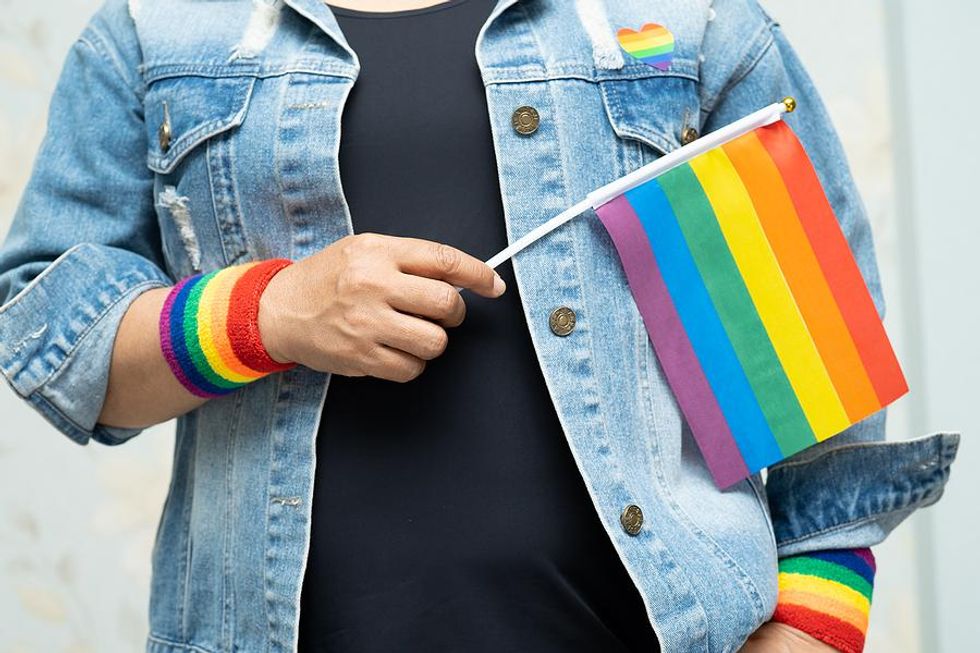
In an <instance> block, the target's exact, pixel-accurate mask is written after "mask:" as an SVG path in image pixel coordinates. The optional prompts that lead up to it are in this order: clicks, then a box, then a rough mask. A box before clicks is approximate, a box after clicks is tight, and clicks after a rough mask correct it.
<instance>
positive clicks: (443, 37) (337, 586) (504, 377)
mask: <svg viewBox="0 0 980 653" xmlns="http://www.w3.org/2000/svg"><path fill="white" fill-rule="evenodd" d="M494 4H495V1H494V0H450V1H449V2H443V3H440V4H437V5H434V6H432V7H428V8H424V9H416V10H408V11H398V12H381V13H378V12H364V11H354V10H349V9H334V10H333V11H334V14H335V15H336V16H337V20H338V23H339V25H340V27H341V29H342V31H343V33H344V36H345V38H346V39H347V41H348V43H349V44H350V45H351V46H352V47H353V49H354V50H355V51H356V52H357V55H358V60H359V64H360V71H359V74H358V79H357V83H356V84H355V85H354V87H353V89H352V91H351V93H350V96H349V98H348V100H347V105H346V107H345V108H344V113H343V118H342V125H341V141H340V156H339V165H340V177H341V182H342V185H343V190H344V197H345V199H346V201H347V204H348V205H349V207H350V212H351V218H352V222H353V228H354V231H355V233H365V232H373V233H381V234H388V235H394V236H405V237H413V238H425V239H428V240H433V241H436V242H443V243H447V244H449V245H451V246H454V247H457V248H459V249H461V250H462V251H465V252H469V253H471V254H473V255H474V256H477V257H479V258H481V259H487V258H489V257H490V256H491V255H493V254H494V253H496V252H497V251H499V250H501V249H503V248H504V247H506V245H507V236H506V233H505V228H504V216H503V206H502V202H501V197H500V188H499V184H498V176H497V165H496V158H495V156H494V149H493V139H492V137H491V131H490V120H489V117H488V115H487V105H486V94H485V89H484V86H483V82H482V80H481V78H480V70H479V67H478V66H477V63H476V59H475V56H474V44H475V42H476V36H477V33H478V32H479V29H480V27H481V26H482V25H483V23H484V21H485V20H486V18H487V17H488V16H489V15H490V12H491V10H492V9H493V6H494ZM498 272H499V273H500V274H501V276H502V277H503V278H504V280H505V281H506V282H507V283H508V285H509V287H510V292H508V293H506V294H505V295H504V296H503V297H500V298H498V299H496V300H491V299H486V298H482V297H479V296H477V295H475V294H473V293H470V292H465V293H464V297H465V300H466V304H467V309H466V310H467V314H466V319H465V320H464V322H463V324H462V325H460V326H458V327H454V328H451V329H449V346H448V347H447V349H446V351H445V352H444V353H443V354H442V355H441V356H439V357H438V358H436V359H434V360H432V361H430V362H429V363H428V364H427V367H426V370H425V372H424V373H423V374H422V375H421V376H420V377H419V378H417V379H414V380H413V381H412V382H410V383H393V382H390V381H385V380H381V379H375V378H371V377H346V376H340V375H334V376H333V377H332V378H331V380H330V386H329V389H328V392H327V398H326V402H325V406H324V414H323V418H322V420H321V422H320V428H319V432H318V435H317V448H316V454H317V457H316V466H315V480H314V483H315V488H314V496H313V512H312V527H311V543H310V552H309V556H308V561H307V568H306V574H305V577H304V581H303V594H302V597H301V606H300V646H299V650H300V653H318V652H320V651H330V652H331V653H345V652H352V651H379V652H383V651H395V650H412V651H470V652H472V653H478V652H479V651H487V652H493V653H495V652H497V651H518V650H528V651H536V652H537V653H546V652H547V651H561V652H562V653H573V652H575V651H581V652H583V653H593V652H594V651H605V652H608V653H616V652H619V653H627V652H628V651H642V652H644V653H651V652H653V651H656V650H657V643H656V639H655V637H654V635H653V632H652V630H651V628H650V624H649V620H648V619H647V616H646V609H645V607H644V606H643V602H642V600H641V599H640V596H639V594H638V593H637V591H636V588H635V587H634V586H633V582H632V580H631V579H630V578H629V576H628V574H627V573H626V570H625V568H624V567H623V565H622V564H621V563H620V561H619V557H618V556H617V555H616V552H615V550H614V549H613V547H612V545H611V543H610V542H609V539H608V537H607V536H606V534H605V532H604V531H603V529H602V525H601V523H600V521H599V519H598V517H597V515H596V512H595V509H594V508H593V506H592V501H591V499H590V498H589V495H588V491H587V490H586V487H585V484H584V483H583V482H582V477H581V475H580V474H579V472H578V470H577V468H576V466H575V462H574V460H573V458H572V455H571V452H570V451H569V448H568V444H567V443H566V440H565V435H564V433H563V432H562V429H561V425H560V423H559V421H558V417H557V415H556V414H555V410H554V406H553V405H552V402H551V398H550V397H549V395H548V390H547V388H546V386H545V382H544V379H543V377H542V375H541V370H540V368H539V366H538V363H537V359H536V357H535V353H534V348H533V346H532V344H531V339H530V334H529V333H528V328H527V324H526V322H525V320H524V313H523V309H522V306H521V301H520V297H519V288H518V287H517V284H516V282H515V280H514V277H513V270H512V267H511V265H510V263H509V262H508V263H505V264H503V265H502V266H500V267H499V268H498ZM368 516H369V517H368ZM380 618H383V625H380V626H379V619H380ZM447 624H453V626H452V627H449V626H447Z"/></svg>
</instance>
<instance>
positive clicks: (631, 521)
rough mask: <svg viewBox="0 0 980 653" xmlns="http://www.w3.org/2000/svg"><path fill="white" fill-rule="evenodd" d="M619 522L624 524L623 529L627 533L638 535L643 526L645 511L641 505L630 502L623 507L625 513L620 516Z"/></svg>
mask: <svg viewBox="0 0 980 653" xmlns="http://www.w3.org/2000/svg"><path fill="white" fill-rule="evenodd" d="M619 523H620V524H622V525H623V530H624V531H626V534H627V535H637V534H638V533H639V532H640V529H641V528H642V527H643V511H642V510H640V506H637V505H634V504H630V505H628V506H626V508H624V509H623V514H621V515H620V516H619Z"/></svg>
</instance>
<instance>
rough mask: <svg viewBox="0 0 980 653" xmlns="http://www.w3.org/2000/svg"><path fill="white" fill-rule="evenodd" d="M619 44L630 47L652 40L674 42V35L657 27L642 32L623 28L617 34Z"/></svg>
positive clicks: (664, 28) (663, 28) (665, 29)
mask: <svg viewBox="0 0 980 653" xmlns="http://www.w3.org/2000/svg"><path fill="white" fill-rule="evenodd" d="M617 37H618V38H619V41H620V43H623V44H624V45H625V44H629V45H630V46H632V45H633V44H634V43H637V42H640V43H642V42H643V41H647V40H649V39H654V38H662V39H669V40H671V41H673V40H674V35H673V34H671V33H670V32H669V31H668V30H667V28H666V27H657V28H654V29H648V30H643V31H640V32H637V31H635V30H631V29H628V28H623V29H621V30H620V31H619V33H618V34H617Z"/></svg>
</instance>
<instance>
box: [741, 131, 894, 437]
mask: <svg viewBox="0 0 980 653" xmlns="http://www.w3.org/2000/svg"><path fill="white" fill-rule="evenodd" d="M724 149H725V152H726V153H727V154H728V156H729V158H730V159H731V161H732V163H733V164H734V165H735V168H736V170H737V171H738V174H739V177H741V179H742V183H743V184H745V188H746V190H747V191H748V192H749V195H750V196H751V198H752V203H753V204H754V205H755V209H756V213H757V214H758V217H759V221H760V222H761V223H762V227H763V229H764V230H765V232H766V238H767V239H768V240H769V244H770V245H771V246H772V249H773V252H774V253H775V255H776V259H777V260H778V261H779V267H780V268H781V269H782V272H783V275H784V276H785V277H786V281H787V282H788V283H789V286H790V290H791V291H792V293H793V298H794V299H795V301H796V304H797V307H798V308H799V309H800V313H801V314H802V315H803V319H804V321H805V322H806V326H807V328H808V329H809V330H810V335H811V336H812V338H813V340H814V343H815V344H816V346H817V350H818V351H819V352H820V357H821V359H822V360H823V363H824V365H826V367H827V371H828V373H829V374H830V377H831V380H832V382H833V384H834V388H835V389H836V390H837V394H838V395H839V396H840V399H841V402H842V403H843V404H844V409H845V410H846V411H847V416H848V418H849V419H850V420H851V422H852V423H853V422H857V421H859V420H861V419H863V418H865V417H867V416H868V415H870V414H872V413H874V412H875V411H877V410H878V409H880V408H881V404H880V403H879V402H878V396H877V394H876V393H875V390H874V388H873V387H872V385H871V380H870V379H869V378H868V373H867V371H866V370H865V369H864V363H863V362H862V361H861V357H860V355H859V354H858V351H857V347H856V346H855V344H854V340H853V339H852V338H851V334H850V332H849V331H848V330H847V324H845V322H844V317H843V316H842V315H841V312H840V309H839V308H838V306H837V302H836V301H835V300H834V295H833V293H832V292H831V290H830V286H829V285H828V284H827V279H826V277H825V276H824V273H823V271H822V270H821V269H820V262H819V261H818V260H817V257H816V254H815V253H814V251H813V248H812V247H811V246H810V242H809V240H807V237H806V232H805V231H804V230H803V226H802V224H800V219H799V216H798V215H797V213H796V208H795V207H794V206H793V200H792V199H791V198H790V196H789V191H788V190H787V189H786V186H785V184H784V183H783V180H782V177H780V174H779V169H778V168H777V167H776V164H775V163H774V162H773V160H772V159H771V158H770V156H769V152H768V151H766V149H765V148H764V147H763V145H762V142H761V141H760V140H759V138H758V136H756V135H755V133H754V132H751V133H749V134H746V135H745V136H742V137H740V138H738V139H736V140H734V141H732V142H730V143H728V144H726V145H725V146H724Z"/></svg>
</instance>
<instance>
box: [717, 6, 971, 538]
mask: <svg viewBox="0 0 980 653" xmlns="http://www.w3.org/2000/svg"><path fill="white" fill-rule="evenodd" d="M714 7H715V9H714V11H715V12H717V15H716V17H715V19H714V20H713V21H711V22H709V23H708V28H707V30H706V33H705V44H704V47H703V52H704V54H705V63H704V64H703V67H702V80H701V105H702V119H703V131H704V132H705V133H707V132H710V131H714V130H716V129H718V128H719V127H722V126H724V125H726V124H728V123H730V122H732V121H734V120H737V119H738V118H741V117H742V116H744V115H746V114H748V113H751V112H752V111H755V110H756V109H759V108H762V107H764V106H766V105H768V104H771V103H773V102H777V101H779V100H781V99H782V98H783V97H785V96H793V97H795V98H796V100H797V105H798V107H797V109H796V111H795V112H794V113H793V114H790V115H788V116H786V120H787V122H788V123H789V124H790V126H791V127H792V128H793V130H794V131H795V132H796V134H797V136H798V137H799V138H800V140H801V141H802V143H803V145H804V147H805V148H806V151H807V154H808V155H809V157H810V159H811V160H812V162H813V164H814V167H815V168H816V171H817V173H818V175H819V177H820V180H821V183H822V184H823V186H824V189H825V191H826V192H827V195H828V198H829V200H830V202H831V204H832V205H833V208H834V211H835V213H836V215H837V218H838V220H839V222H840V225H841V228H842V230H843V232H844V234H845V236H846V237H847V240H848V242H849V244H850V246H851V250H852V251H853V253H854V256H855V258H856V260H857V263H858V265H859V267H860V269H861V272H862V273H863V276H864V279H865V281H866V282H867V284H868V287H869V288H870V291H871V295H872V297H873V298H874V302H875V305H876V307H877V309H878V312H879V315H880V316H881V317H884V310H885V306H884V299H883V295H882V289H881V282H880V279H879V275H878V268H877V263H876V260H875V251H874V243H873V240H872V234H871V227H870V224H869V221H868V217H867V215H866V213H865V209H864V206H863V204H862V202H861V198H860V196H859V194H858V191H857V188H856V186H855V184H854V180H853V179H852V177H851V173H850V170H849V168H848V164H847V159H846V157H845V155H844V151H843V148H842V147H841V143H840V141H839V139H838V137H837V134H836V132H835V130H834V127H833V125H832V124H831V121H830V117H829V116H828V114H827V111H826V109H825V107H824V105H823V103H822V101H821V99H820V97H819V95H818V93H817V91H816V89H815V88H814V86H813V83H812V81H811V80H810V78H809V76H808V75H807V73H806V71H805V70H804V68H803V65H802V63H801V62H800V60H799V58H798V57H797V55H796V53H795V52H794V51H793V49H792V47H791V46H790V44H789V43H788V42H787V40H786V38H785V35H784V34H783V32H782V29H781V28H780V26H779V25H778V24H776V23H775V22H773V21H772V19H771V18H769V16H768V15H766V14H765V13H764V12H763V11H762V10H761V8H759V7H758V5H757V4H756V3H755V2H753V1H752V0H718V1H716V2H715V3H714ZM721 53H725V54H724V55H722V54H721ZM728 62H732V63H728ZM885 413H886V411H885V410H882V411H879V412H878V413H877V414H875V415H873V416H871V417H869V418H867V419H865V420H863V421H862V422H859V423H858V424H856V425H854V426H852V427H851V428H849V429H848V430H847V431H845V432H844V433H842V434H840V435H837V436H835V437H833V438H830V439H829V440H826V441H824V442H823V443H820V444H818V445H816V446H814V447H811V448H809V449H807V450H805V451H803V452H800V453H799V454H797V455H796V456H794V457H792V458H790V459H788V460H786V461H783V462H781V463H779V464H777V465H775V466H773V467H772V468H770V469H769V472H768V478H767V482H766V487H767V495H768V499H769V503H770V508H771V513H772V520H773V527H774V531H775V534H776V541H777V545H778V550H779V555H780V556H781V557H783V556H789V555H797V554H800V553H805V552H808V551H816V550H823V549H855V548H861V547H869V546H872V545H874V544H877V543H878V542H880V541H881V540H882V539H884V537H885V536H886V535H887V533H888V532H889V531H890V530H891V529H892V528H894V527H895V526H896V525H897V524H898V523H899V522H901V521H902V520H903V519H904V518H905V517H906V516H908V515H909V514H910V513H911V512H912V511H913V510H915V509H916V508H917V507H921V506H926V505H929V504H931V503H934V502H935V501H937V500H938V499H939V497H940V496H941V494H942V491H943V487H944V485H945V482H946V479H947V478H948V474H949V466H950V464H951V463H952V461H953V458H954V457H955V454H956V448H957V445H958V441H959V440H958V435H956V434H946V433H942V434H936V435H933V436H931V437H926V438H921V439H917V440H910V441H901V442H887V443H886V442H885V441H884V440H885Z"/></svg>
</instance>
